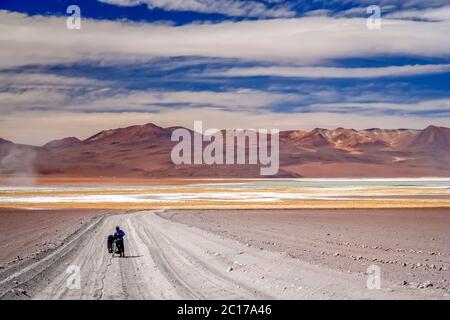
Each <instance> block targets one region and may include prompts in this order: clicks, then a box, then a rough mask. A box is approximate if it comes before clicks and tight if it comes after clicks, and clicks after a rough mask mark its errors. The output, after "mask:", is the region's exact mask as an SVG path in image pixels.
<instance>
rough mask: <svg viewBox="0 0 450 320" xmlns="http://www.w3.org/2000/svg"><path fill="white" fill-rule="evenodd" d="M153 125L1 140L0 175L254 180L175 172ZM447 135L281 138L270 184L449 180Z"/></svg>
mask: <svg viewBox="0 0 450 320" xmlns="http://www.w3.org/2000/svg"><path fill="white" fill-rule="evenodd" d="M178 128H179V127H169V128H162V127H159V126H157V125H155V124H145V125H136V126H130V127H127V128H119V129H111V130H105V131H101V132H99V133H97V134H95V135H93V136H91V137H89V138H87V139H85V140H80V139H78V138H75V137H67V138H63V139H60V140H54V141H50V142H48V143H47V144H45V145H43V146H39V147H38V146H30V145H23V144H15V143H13V142H11V141H8V140H4V139H0V174H1V175H3V176H14V175H32V174H33V175H50V176H58V175H60V176H75V177H136V178H164V177H179V178H197V177H198V178H201V177H203V178H219V177H228V178H237V177H239V178H253V177H260V170H259V169H260V167H259V165H175V164H173V163H172V161H171V156H170V155H171V151H172V148H173V146H174V145H175V144H176V142H172V141H171V135H172V132H173V131H174V130H175V129H178ZM449 176H450V129H449V128H445V127H436V126H429V127H427V128H425V129H423V130H413V129H377V128H375V129H367V130H359V131H358V130H354V129H345V128H337V129H333V130H328V129H320V128H317V129H314V130H312V131H301V130H291V131H283V132H280V170H279V172H278V175H277V176H276V177H330V178H332V177H372V178H373V177H380V178H381V177H449Z"/></svg>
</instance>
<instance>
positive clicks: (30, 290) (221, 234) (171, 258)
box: [0, 211, 449, 299]
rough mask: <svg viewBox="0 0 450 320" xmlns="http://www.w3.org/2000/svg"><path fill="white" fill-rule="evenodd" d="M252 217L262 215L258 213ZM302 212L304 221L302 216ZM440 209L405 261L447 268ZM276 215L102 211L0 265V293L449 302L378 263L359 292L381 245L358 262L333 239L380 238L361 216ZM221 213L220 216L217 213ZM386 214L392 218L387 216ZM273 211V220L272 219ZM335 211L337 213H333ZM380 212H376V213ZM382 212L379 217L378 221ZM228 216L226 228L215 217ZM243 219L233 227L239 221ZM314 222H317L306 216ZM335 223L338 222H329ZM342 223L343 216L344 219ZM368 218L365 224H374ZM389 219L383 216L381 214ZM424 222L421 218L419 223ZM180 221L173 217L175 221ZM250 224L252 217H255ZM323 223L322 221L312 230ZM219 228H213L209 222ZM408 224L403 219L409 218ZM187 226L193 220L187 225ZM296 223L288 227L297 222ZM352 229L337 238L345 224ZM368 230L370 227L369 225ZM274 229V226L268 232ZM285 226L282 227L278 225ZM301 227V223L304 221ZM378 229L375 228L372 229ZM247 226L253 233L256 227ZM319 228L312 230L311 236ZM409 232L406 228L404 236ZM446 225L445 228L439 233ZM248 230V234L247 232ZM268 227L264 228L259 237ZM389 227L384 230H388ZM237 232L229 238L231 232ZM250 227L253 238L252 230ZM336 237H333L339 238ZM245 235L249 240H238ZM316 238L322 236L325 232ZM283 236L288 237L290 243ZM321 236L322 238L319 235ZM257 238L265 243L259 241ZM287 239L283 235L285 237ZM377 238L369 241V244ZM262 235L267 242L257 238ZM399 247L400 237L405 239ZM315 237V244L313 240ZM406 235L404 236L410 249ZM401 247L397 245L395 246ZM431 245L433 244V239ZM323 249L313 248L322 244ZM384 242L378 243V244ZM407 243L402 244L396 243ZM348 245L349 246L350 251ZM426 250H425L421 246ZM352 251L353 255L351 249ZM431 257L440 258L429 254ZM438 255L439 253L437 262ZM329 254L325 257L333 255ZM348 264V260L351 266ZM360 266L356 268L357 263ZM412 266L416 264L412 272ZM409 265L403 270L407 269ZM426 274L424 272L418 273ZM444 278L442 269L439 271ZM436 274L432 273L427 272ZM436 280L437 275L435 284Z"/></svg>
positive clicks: (445, 222) (443, 291) (436, 290)
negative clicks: (33, 253) (309, 252)
mask: <svg viewBox="0 0 450 320" xmlns="http://www.w3.org/2000/svg"><path fill="white" fill-rule="evenodd" d="M260 213H261V212H260ZM311 213H312V212H309V213H303V215H304V216H303V220H301V219H300V221H303V222H305V221H308V219H307V217H306V215H308V214H309V216H310V217H314V216H315V214H311ZM447 213H448V212H447V211H445V212H444V211H437V212H436V214H433V213H430V217H434V218H432V219H431V220H432V221H433V222H432V223H431V224H424V225H422V226H416V227H415V229H414V230H419V229H420V228H422V229H423V231H422V232H423V233H425V234H426V236H427V237H436V240H433V242H434V243H435V245H432V244H428V243H429V241H424V240H423V239H422V241H421V243H419V244H415V246H414V248H418V247H421V248H422V244H423V245H429V246H430V248H431V247H432V248H433V250H436V253H435V254H434V255H431V254H428V253H421V254H420V253H417V256H416V254H413V255H411V254H410V253H409V251H408V252H404V254H405V257H411V259H413V260H414V259H415V258H416V257H422V258H424V259H425V258H426V257H429V258H431V259H435V257H436V261H434V260H431V259H430V260H429V261H430V262H434V263H435V264H436V266H438V267H439V266H440V265H439V264H438V262H439V263H440V264H442V265H445V266H448V262H449V261H448V248H447V247H446V246H445V245H444V242H445V241H446V240H447V244H448V238H446V237H448V235H446V234H444V233H443V230H444V228H445V227H447V228H448V225H449V224H448V222H449V220H448V218H446V214H447ZM286 214H287V215H286V216H284V217H283V216H280V213H279V212H278V213H277V212H272V213H269V212H264V213H262V215H261V216H258V213H256V212H254V213H251V212H242V211H240V212H220V214H217V212H198V211H197V213H194V212H191V213H189V212H186V213H183V214H180V213H176V212H168V213H166V212H155V211H145V212H137V213H117V214H108V215H103V216H102V217H100V218H97V219H93V220H92V221H91V222H90V223H89V224H88V225H86V226H85V227H84V228H83V229H81V230H80V232H78V233H76V234H74V235H72V236H71V237H69V238H68V239H66V240H65V241H64V242H63V243H62V244H61V246H59V247H58V248H56V249H55V250H53V251H51V252H50V253H49V254H48V255H46V256H45V257H42V258H41V259H38V260H36V261H35V262H33V263H31V264H28V265H26V266H24V267H22V268H15V269H14V270H3V271H1V270H0V298H3V299H20V298H33V299H242V298H248V299H259V298H268V299H283V298H285V299H339V298H341V299H379V298H388V299H400V298H415V299H422V298H437V299H442V298H448V292H447V290H446V289H442V288H437V285H435V284H433V286H428V287H427V288H424V289H418V288H415V287H412V286H409V285H407V286H405V285H403V284H399V283H397V282H398V281H391V280H390V279H389V277H384V274H385V273H386V272H387V271H385V269H384V268H385V266H384V265H380V267H381V268H382V282H381V289H379V290H377V289H375V290H369V289H368V288H367V284H366V282H367V279H368V276H367V275H366V274H365V271H366V267H367V265H368V264H370V263H371V262H370V263H369V261H366V260H365V259H366V258H368V257H371V256H373V255H374V254H376V256H377V257H379V258H381V257H382V256H383V254H384V252H389V251H384V250H382V249H370V248H363V249H365V250H366V251H367V252H369V253H370V255H367V257H366V255H365V256H364V258H363V259H364V260H362V261H361V260H353V259H349V258H348V257H347V256H346V254H347V252H348V250H350V248H351V246H350V247H348V249H346V248H347V247H346V245H339V244H337V243H334V242H333V241H337V239H339V238H338V237H343V238H346V239H348V241H351V242H352V243H353V238H354V237H356V238H359V239H360V242H362V243H366V242H367V245H369V244H371V243H370V242H368V241H366V239H371V238H372V237H373V241H374V242H377V245H378V246H383V245H384V242H380V239H381V238H382V236H381V235H380V236H378V235H373V236H370V235H369V236H368V235H365V236H364V232H365V231H367V229H365V228H367V227H364V226H363V225H364V224H365V223H368V221H369V220H370V219H369V220H364V219H363V220H362V221H358V219H355V218H353V220H354V222H355V223H354V224H350V225H348V223H349V221H348V220H347V219H345V215H348V214H350V213H348V212H347V213H345V212H344V213H342V214H343V216H341V219H338V217H337V214H336V212H335V213H334V215H332V216H331V217H330V219H328V220H327V219H325V215H319V216H318V218H317V219H312V220H311V222H310V223H309V225H310V227H314V226H315V228H314V230H313V231H311V232H310V233H307V234H306V233H305V234H304V236H302V237H296V236H295V233H294V234H293V233H292V232H293V230H294V229H296V228H295V226H292V227H291V228H286V226H287V225H292V222H293V221H295V220H296V219H295V218H292V216H291V215H292V214H294V213H292V212H288V213H286ZM228 216H229V217H230V219H229V220H228V219H224V218H225V217H228ZM394 216H395V215H394ZM275 217H279V218H280V219H279V221H280V222H279V223H274V221H277V219H275ZM342 217H344V218H343V219H342ZM375 217H379V215H375ZM383 219H385V218H381V219H380V218H378V220H379V221H381V220H383ZM225 220H226V221H228V222H227V223H226V224H225V223H224V222H223V221H225ZM240 220H241V221H242V224H239V223H238V222H239V221H240ZM314 220H316V222H314ZM338 220H343V221H342V222H338ZM345 220H347V221H345ZM378 220H377V218H374V220H373V221H374V223H375V222H376V221H378ZM388 220H389V219H388ZM425 220H426V219H425V218H423V219H422V221H425ZM178 221H179V222H178ZM258 221H261V222H259V223H258ZM326 221H329V225H328V226H327V227H320V226H322V225H323V224H324V223H326ZM218 223H219V224H221V226H217V224H218ZM410 223H411V225H413V223H412V222H410ZM115 225H120V226H122V227H123V229H124V230H125V232H126V233H127V237H126V243H125V245H126V251H127V252H126V253H127V256H128V257H127V258H113V257H111V255H110V254H108V253H107V252H106V248H105V246H106V243H105V237H106V235H108V234H110V233H111V232H112V231H113V229H114V226H115ZM194 225H196V226H194ZM300 225H301V223H298V224H297V226H300ZM352 227H353V228H354V230H357V229H361V230H359V231H355V232H353V233H351V235H350V234H347V235H346V234H345V233H344V231H345V230H346V229H347V230H348V229H349V228H352ZM373 227H374V226H372V228H373ZM277 228H282V229H277ZM283 228H284V229H283ZM305 228H306V227H305ZM380 229H382V228H381V227H380ZM256 230H259V231H258V232H256ZM319 230H320V232H319ZM331 230H333V232H334V233H336V235H335V236H333V237H331V238H330V241H331V243H327V241H326V240H324V239H323V234H322V233H323V232H325V233H330V231H331ZM414 230H412V231H410V233H409V234H410V235H413V234H414V233H415V232H414ZM447 231H448V229H447ZM253 232H254V233H253ZM266 232H268V233H267V234H265V233H266ZM387 232H388V231H387ZM234 233H236V237H235V236H234V235H233V234H234ZM258 233H260V235H259V236H258ZM314 233H317V235H319V234H321V235H322V236H321V237H318V239H314V238H312V237H313V235H314ZM338 235H339V236H338ZM246 237H251V238H252V239H246ZM325 237H330V236H327V235H326V234H325ZM403 237H404V234H402V233H399V234H397V235H396V238H394V237H391V238H390V239H385V241H388V242H387V243H389V241H390V243H396V242H397V241H396V240H395V239H403ZM290 238H291V239H290ZM320 238H322V239H320ZM263 239H264V240H263ZM288 239H290V240H288ZM377 239H378V240H377ZM263 241H265V242H267V243H264V242H263ZM404 241H406V242H405V244H407V243H408V241H410V240H408V239H404ZM314 242H315V243H314ZM414 242H415V239H411V245H412V243H414ZM273 243H280V244H283V245H285V246H286V248H287V246H290V247H292V248H293V249H294V248H296V249H298V250H299V252H301V251H302V250H303V248H314V245H316V246H317V248H316V249H315V250H319V251H320V250H323V251H326V252H327V257H328V253H332V252H334V251H335V248H340V252H341V254H342V255H341V254H340V255H338V256H336V257H334V255H332V257H329V259H332V260H335V261H339V260H340V259H342V261H346V260H348V261H349V263H351V264H354V265H355V266H356V265H360V267H354V268H353V269H352V270H350V269H349V270H345V268H344V269H342V268H341V267H340V264H339V263H335V264H333V263H329V264H327V263H320V261H308V259H304V256H305V255H303V256H302V255H299V256H298V257H295V255H294V254H292V253H291V252H289V251H288V250H285V249H282V248H281V247H280V249H277V248H278V246H277V245H273ZM401 243H403V242H401ZM438 244H440V245H438ZM321 247H322V248H321ZM383 248H384V247H383ZM404 249H405V250H406V249H410V247H409V246H405V248H404ZM355 250H356V249H355ZM422 250H425V248H422ZM355 253H356V252H355ZM438 253H439V254H440V255H438ZM399 254H401V253H399ZM437 257H439V258H437ZM332 260H330V261H332ZM352 261H353V262H352ZM362 263H363V264H364V265H361V264H362ZM70 266H77V267H79V268H80V276H81V278H80V279H81V281H80V287H79V288H69V287H68V286H67V280H68V279H69V277H70V276H71V275H69V274H68V273H66V271H67V268H68V267H70ZM420 269H421V268H417V270H420ZM410 270H412V271H410ZM415 271H416V269H408V268H405V273H407V272H415ZM427 272H428V271H427ZM439 272H440V273H442V276H441V277H442V278H444V275H448V271H445V272H443V271H439ZM432 273H438V271H431V273H430V274H432ZM435 281H436V280H435Z"/></svg>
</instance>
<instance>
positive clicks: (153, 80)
mask: <svg viewBox="0 0 450 320" xmlns="http://www.w3.org/2000/svg"><path fill="white" fill-rule="evenodd" d="M70 5H77V6H78V7H79V8H80V12H81V20H80V21H81V24H80V26H81V28H80V29H70V28H68V19H69V25H70V22H72V21H73V20H72V18H71V17H70V16H71V15H72V11H70V12H69V13H67V9H68V7H69V6H70ZM371 5H377V6H378V7H379V8H380V10H381V20H380V22H381V25H380V28H379V29H374V28H369V27H368V19H369V22H372V21H373V17H372V12H368V11H367V8H368V7H369V6H371ZM370 25H372V24H370V23H369V26H370ZM449 34H450V1H448V0H423V1H422V0H400V1H397V0H380V1H375V0H342V1H337V0H304V1H282V0H264V1H256V0H254V1H240V0H98V1H97V0H89V1H87V0H84V1H76V0H70V1H65V0H53V1H52V0H49V1H35V0H0V48H1V50H0V137H1V138H4V139H7V140H11V141H14V142H17V143H26V144H33V145H42V144H44V143H46V142H48V141H50V140H53V139H57V138H62V137H67V136H76V137H78V138H81V139H84V138H87V137H89V136H91V135H93V134H95V133H96V132H98V131H101V130H105V129H111V128H117V127H124V126H129V125H135V124H145V123H149V122H152V123H155V124H157V125H160V126H165V127H166V126H174V125H182V126H186V127H190V128H192V127H193V123H194V121H196V120H202V121H203V123H204V125H203V126H204V128H247V129H248V128H255V129H260V128H267V129H268V128H276V129H280V130H290V129H302V130H311V129H313V128H316V127H321V128H330V129H331V128H336V127H347V128H355V129H365V128H375V127H377V128H416V129H422V128H425V127H427V126H428V125H431V124H433V125H438V126H446V127H450V37H449Z"/></svg>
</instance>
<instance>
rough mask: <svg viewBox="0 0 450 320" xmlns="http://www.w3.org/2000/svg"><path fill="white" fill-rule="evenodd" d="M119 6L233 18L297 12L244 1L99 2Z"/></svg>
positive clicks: (290, 15)
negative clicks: (210, 14)
mask: <svg viewBox="0 0 450 320" xmlns="http://www.w3.org/2000/svg"><path fill="white" fill-rule="evenodd" d="M99 1H100V2H105V3H109V4H114V5H118V6H128V7H130V6H137V5H141V4H145V5H147V6H148V8H149V9H154V8H158V9H164V10H167V11H193V12H199V13H218V14H223V15H226V16H232V17H265V18H266V17H271V18H280V17H292V16H295V11H291V10H290V9H289V8H287V7H284V6H276V7H274V8H268V7H267V6H266V5H265V4H264V3H261V2H256V1H243V0H99Z"/></svg>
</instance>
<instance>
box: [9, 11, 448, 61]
mask: <svg viewBox="0 0 450 320" xmlns="http://www.w3.org/2000/svg"><path fill="white" fill-rule="evenodd" d="M448 34H450V22H448V21H443V22H433V23H431V22H418V21H404V20H389V19H386V18H385V19H384V21H383V28H382V29H381V30H375V31H374V30H368V29H367V27H366V20H365V19H347V18H341V19H337V18H332V17H309V18H300V19H272V20H258V21H243V22H222V23H218V24H194V25H185V26H177V27H174V26H162V25H152V24H145V23H142V24H138V23H125V22H112V21H95V20H88V19H84V20H83V22H82V29H81V30H67V29H66V27H65V18H61V17H39V16H33V17H28V16H25V15H23V14H20V13H11V12H6V11H0V45H1V47H2V50H1V51H0V68H1V67H3V68H5V67H15V66H21V65H27V64H51V63H64V62H76V61H85V60H86V59H96V60H106V61H134V60H136V59H149V58H154V57H173V56H202V57H218V58H239V59H250V60H265V61H273V62H277V63H279V62H280V61H285V62H293V63H298V64H317V63H318V62H320V61H322V60H327V59H337V58H346V57H358V56H363V57H367V56H372V55H386V54H389V55H391V54H399V55H416V56H429V57H445V56H448V54H449V53H450V41H448Z"/></svg>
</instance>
